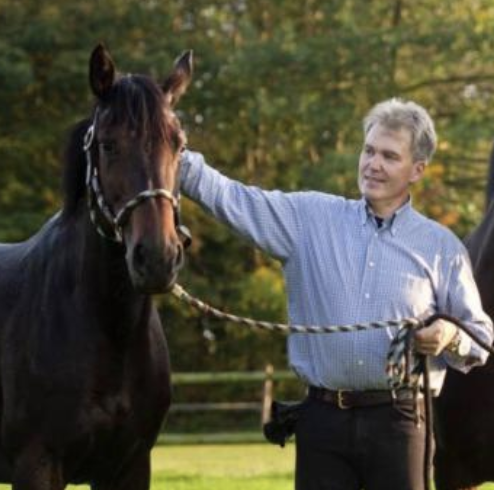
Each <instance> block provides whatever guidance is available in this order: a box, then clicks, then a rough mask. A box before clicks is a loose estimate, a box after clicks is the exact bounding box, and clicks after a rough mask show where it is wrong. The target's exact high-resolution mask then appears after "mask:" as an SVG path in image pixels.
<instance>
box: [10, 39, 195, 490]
mask: <svg viewBox="0 0 494 490" xmlns="http://www.w3.org/2000/svg"><path fill="white" fill-rule="evenodd" d="M89 68H90V70H89V71H90V75H89V78H90V85H91V88H92V91H93V93H94V95H95V96H96V104H95V109H94V112H93V114H92V116H91V117H90V118H89V119H87V120H85V121H83V122H81V123H79V124H78V125H77V126H76V127H75V129H74V131H73V132H72V134H71V136H70V138H69V144H68V147H67V152H66V161H65V173H64V191H65V200H64V206H63V209H62V210H61V211H60V212H59V213H58V214H57V215H55V216H54V217H53V218H52V219H51V220H50V221H48V222H47V223H46V224H45V225H44V227H43V228H42V229H41V230H40V231H39V232H38V233H37V234H36V235H34V236H33V237H32V238H30V239H29V240H27V241H26V242H23V243H17V244H3V245H0V386H1V397H0V421H1V429H0V481H2V482H11V483H12V484H13V488H14V490H59V489H63V488H65V486H66V485H67V484H68V483H88V484H90V485H91V488H92V489H93V490H146V489H148V488H149V484H150V450H151V448H152V446H153V444H154V443H155V440H156V437H157V434H158V432H159V430H160V427H161V425H162V422H163V419H164V416H165V414H166V411H167V409H168V406H169V404H170V366H169V361H168V349H167V344H166V341H165V338H164V335H163V331H162V326H161V323H160V319H159V317H158V313H157V310H156V308H155V307H154V306H153V303H152V299H151V294H153V293H156V292H164V291H166V290H168V289H169V288H170V287H171V286H172V285H173V283H174V281H175V280H176V277H177V273H178V270H179V268H180V266H181V264H182V260H183V245H182V240H181V236H180V233H179V231H178V228H177V214H178V213H177V211H178V210H177V190H178V176H177V174H178V172H179V161H180V151H181V149H182V147H183V145H184V136H183V133H182V131H181V129H180V124H179V121H178V120H177V118H176V117H175V115H174V113H173V105H174V103H175V102H176V101H177V100H178V98H179V97H180V95H181V94H182V93H183V92H184V91H185V89H186V86H187V85H188V83H189V81H190V78H191V73H192V57H191V53H185V54H184V55H183V56H182V57H181V58H180V59H179V60H178V61H177V62H176V64H175V67H174V69H173V71H172V73H171V75H170V76H169V78H167V79H166V80H165V81H164V83H163V85H158V84H156V83H155V82H154V81H152V80H151V79H150V78H148V77H145V76H142V75H125V76H120V75H118V74H117V73H116V68H115V65H114V63H113V61H112V59H111V57H110V55H109V53H108V52H107V50H106V49H105V48H104V47H103V46H97V47H96V48H95V50H94V51H93V53H92V55H91V60H90V66H89Z"/></svg>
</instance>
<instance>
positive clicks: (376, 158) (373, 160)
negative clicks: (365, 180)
mask: <svg viewBox="0 0 494 490" xmlns="http://www.w3.org/2000/svg"><path fill="white" fill-rule="evenodd" d="M367 164H368V166H369V168H371V169H372V170H379V169H380V168H381V166H382V158H381V155H379V153H374V154H373V155H371V156H370V157H369V160H368V162H367Z"/></svg>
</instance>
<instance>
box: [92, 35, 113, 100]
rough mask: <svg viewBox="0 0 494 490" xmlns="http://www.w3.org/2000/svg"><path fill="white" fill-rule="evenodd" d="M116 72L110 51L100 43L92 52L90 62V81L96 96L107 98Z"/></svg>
mask: <svg viewBox="0 0 494 490" xmlns="http://www.w3.org/2000/svg"><path fill="white" fill-rule="evenodd" d="M115 72H116V69H115V63H113V60H112V59H111V56H110V53H109V52H108V50H107V49H106V48H105V47H104V46H103V45H102V44H98V45H97V46H96V47H95V48H94V50H93V52H92V53H91V60H90V62H89V83H90V85H91V89H92V90H93V93H94V95H96V97H98V98H99V99H103V98H105V96H106V95H107V94H108V92H109V91H110V89H111V88H112V86H113V82H114V81H115Z"/></svg>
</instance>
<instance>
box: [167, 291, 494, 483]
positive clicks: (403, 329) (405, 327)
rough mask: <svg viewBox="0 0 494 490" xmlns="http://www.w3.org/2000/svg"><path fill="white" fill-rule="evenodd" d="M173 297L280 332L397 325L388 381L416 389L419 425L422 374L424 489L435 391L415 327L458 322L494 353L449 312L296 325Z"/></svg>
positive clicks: (428, 476) (186, 297)
mask: <svg viewBox="0 0 494 490" xmlns="http://www.w3.org/2000/svg"><path fill="white" fill-rule="evenodd" d="M171 293H172V294H173V296H175V297H176V298H178V299H179V300H181V301H184V302H185V303H187V304H189V305H191V306H192V307H194V308H196V309H197V310H199V311H200V312H202V313H204V314H206V315H209V316H212V317H214V318H217V319H219V320H224V321H230V322H233V323H238V324H241V325H246V326H248V327H250V328H260V329H263V330H269V331H281V332H291V333H311V334H312V333H314V334H315V333H337V332H357V331H363V330H371V329H378V328H388V327H395V328H398V331H397V334H396V335H395V337H394V338H393V340H392V341H391V345H390V350H389V352H388V356H387V362H386V373H387V375H388V384H389V386H390V389H391V392H392V393H393V392H394V391H395V390H396V389H397V388H399V387H409V388H412V389H414V391H415V394H414V404H415V416H416V423H417V425H419V424H420V411H419V399H418V395H419V390H420V384H419V382H420V376H421V375H422V376H423V383H424V385H423V389H424V405H425V407H424V408H425V413H424V415H425V450H424V475H423V476H424V488H425V490H431V481H432V467H433V461H432V447H433V435H434V432H433V418H432V410H433V407H432V393H431V389H430V381H429V356H425V355H422V354H419V355H416V356H414V355H413V349H412V334H413V331H414V330H418V329H420V328H424V327H428V326H429V325H431V324H432V323H434V322H435V321H436V320H439V319H442V320H447V321H449V322H451V323H453V324H455V325H456V326H457V327H458V328H459V329H460V330H462V331H463V332H465V333H466V334H467V335H468V336H469V337H470V338H471V339H472V340H473V341H474V342H476V343H477V344H478V345H479V346H480V347H482V348H483V349H485V350H486V351H487V352H489V353H490V354H494V349H493V348H492V347H491V346H490V345H488V344H487V343H486V342H484V341H483V340H482V339H479V338H478V337H476V336H475V335H474V334H472V332H470V330H468V328H467V327H465V325H463V324H462V323H461V322H460V321H459V320H458V319H457V318H454V317H452V316H450V315H446V314H442V313H437V314H434V315H432V316H430V317H428V318H427V319H426V320H419V319H417V318H404V319H402V320H387V321H381V322H370V323H359V324H356V325H339V326H318V325H296V324H284V323H273V322H266V321H260V320H254V319H252V318H247V317H240V316H236V315H232V314H230V313H225V312H223V311H221V310H219V309H217V308H214V307H212V306H210V305H208V304H206V303H204V302H203V301H201V300H199V299H198V298H195V297H193V296H191V295H190V294H189V293H188V292H187V291H185V289H184V288H183V287H182V286H180V285H178V284H175V285H174V286H173V288H172V290H171Z"/></svg>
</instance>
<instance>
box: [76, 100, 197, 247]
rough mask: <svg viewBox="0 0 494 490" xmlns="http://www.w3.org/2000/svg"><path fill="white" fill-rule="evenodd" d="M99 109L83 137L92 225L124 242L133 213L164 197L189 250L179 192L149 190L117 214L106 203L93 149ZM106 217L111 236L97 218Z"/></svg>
mask: <svg viewBox="0 0 494 490" xmlns="http://www.w3.org/2000/svg"><path fill="white" fill-rule="evenodd" d="M98 113H99V109H98V107H97V108H96V110H95V113H94V117H93V122H92V123H91V125H90V126H89V128H88V129H87V131H86V134H85V135H84V142H83V150H84V153H85V154H86V164H87V166H86V186H87V189H88V193H87V196H88V200H87V202H88V208H89V216H90V218H91V222H92V223H93V225H94V226H95V227H96V230H97V231H98V233H99V234H100V235H101V236H103V237H104V238H107V239H109V240H112V241H114V242H117V243H123V241H124V239H123V233H122V229H123V227H124V226H125V224H126V223H127V221H128V219H129V217H130V215H131V214H132V211H133V210H134V209H135V208H137V206H139V205H140V204H142V203H143V202H144V201H147V200H148V199H157V198H164V199H167V200H168V201H170V203H171V205H172V206H173V214H174V217H175V226H176V228H177V231H178V232H179V233H180V235H181V236H182V238H183V242H184V247H187V246H188V245H189V244H190V240H191V238H190V233H189V231H188V229H187V228H186V227H184V226H182V225H181V224H180V193H179V192H178V190H177V192H176V195H175V194H174V193H173V192H170V191H169V190H167V189H146V190H144V191H142V192H140V193H139V194H137V195H136V196H135V197H133V198H132V199H130V200H129V201H128V202H126V203H125V204H124V206H123V207H122V208H121V209H120V210H119V211H118V212H117V213H116V214H115V213H113V211H112V210H111V209H110V207H109V206H108V204H107V203H106V201H105V198H104V195H103V191H102V189H101V184H100V179H99V173H98V167H97V166H96V165H94V164H93V162H92V158H91V148H92V146H93V142H94V138H95V134H96V123H97V121H98ZM98 211H99V212H100V214H101V215H102V216H103V217H104V218H105V220H106V221H107V225H108V226H107V227H109V228H110V231H111V234H109V233H108V232H107V231H106V230H105V229H104V228H103V227H102V226H101V225H100V224H99V223H98V219H97V216H96V214H97V212H98Z"/></svg>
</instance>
